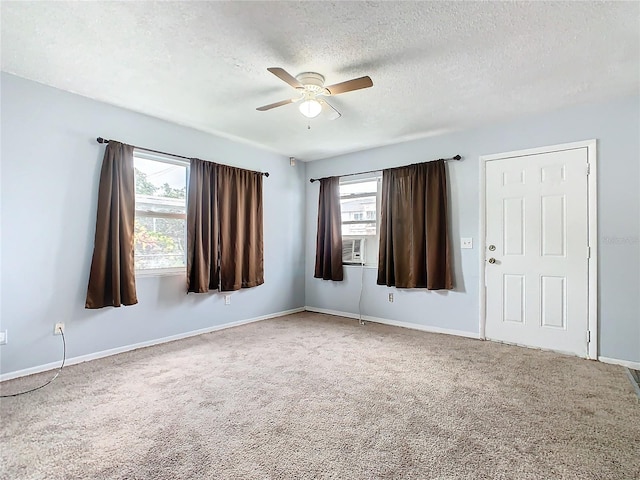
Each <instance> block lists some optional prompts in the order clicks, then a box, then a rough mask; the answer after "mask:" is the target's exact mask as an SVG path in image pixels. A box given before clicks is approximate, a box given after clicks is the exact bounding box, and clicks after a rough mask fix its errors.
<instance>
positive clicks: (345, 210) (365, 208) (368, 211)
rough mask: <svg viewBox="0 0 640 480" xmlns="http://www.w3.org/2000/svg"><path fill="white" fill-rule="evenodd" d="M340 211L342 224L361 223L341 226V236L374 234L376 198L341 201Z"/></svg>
mask: <svg viewBox="0 0 640 480" xmlns="http://www.w3.org/2000/svg"><path fill="white" fill-rule="evenodd" d="M340 209H341V215H342V221H343V222H349V221H363V222H366V221H367V220H369V222H367V223H360V224H344V223H343V224H342V235H375V234H376V222H375V221H376V197H375V195H373V196H371V197H358V198H351V199H344V198H343V199H341V200H340Z"/></svg>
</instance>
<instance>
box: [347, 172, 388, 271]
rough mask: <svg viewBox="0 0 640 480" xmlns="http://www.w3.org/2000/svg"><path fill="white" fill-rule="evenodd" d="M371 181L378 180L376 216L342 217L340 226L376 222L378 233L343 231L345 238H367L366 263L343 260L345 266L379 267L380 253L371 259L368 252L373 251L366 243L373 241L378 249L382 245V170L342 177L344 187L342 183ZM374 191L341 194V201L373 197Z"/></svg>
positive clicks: (351, 183) (350, 183)
mask: <svg viewBox="0 0 640 480" xmlns="http://www.w3.org/2000/svg"><path fill="white" fill-rule="evenodd" d="M371 181H376V184H377V185H376V192H375V198H376V214H375V218H373V219H370V218H367V215H364V218H363V219H362V220H345V221H342V219H340V220H341V221H340V227H341V229H342V225H371V224H375V226H376V233H375V235H364V234H363V235H342V231H341V232H340V233H341V236H342V239H343V240H349V239H354V238H364V239H365V263H364V264H360V263H345V262H344V261H343V262H342V265H343V266H346V267H360V266H363V267H364V268H378V255H375V257H374V258H373V259H371V255H370V254H369V253H367V252H369V251H371V249H370V248H366V245H367V244H369V243H370V242H371V241H372V242H374V243H375V245H376V251H377V250H378V248H379V245H380V221H381V219H382V212H381V210H382V171H381V170H380V171H376V172H371V173H364V174H359V175H350V176H345V177H340V186H341V187H342V185H354V184H358V183H367V182H371ZM373 193H374V192H364V193H353V194H348V195H340V203H341V205H342V200H344V199H357V198H367V197H372V196H374V195H373ZM367 238H369V239H371V240H370V241H369V242H368V241H367Z"/></svg>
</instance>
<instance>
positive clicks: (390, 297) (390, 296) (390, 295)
mask: <svg viewBox="0 0 640 480" xmlns="http://www.w3.org/2000/svg"><path fill="white" fill-rule="evenodd" d="M389 301H390V302H391V303H393V293H390V294H389Z"/></svg>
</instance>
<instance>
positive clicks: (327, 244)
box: [313, 177, 343, 281]
mask: <svg viewBox="0 0 640 480" xmlns="http://www.w3.org/2000/svg"><path fill="white" fill-rule="evenodd" d="M313 276H314V277H315V278H322V279H323V280H334V281H342V280H343V272H342V219H341V214H340V178H339V177H329V178H322V179H320V196H319V199H318V234H317V237H316V269H315V273H314V275H313Z"/></svg>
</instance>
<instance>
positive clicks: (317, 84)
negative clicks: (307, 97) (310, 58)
mask: <svg viewBox="0 0 640 480" xmlns="http://www.w3.org/2000/svg"><path fill="white" fill-rule="evenodd" d="M296 80H298V81H299V82H300V83H301V84H302V85H304V91H305V92H308V93H311V94H315V95H318V94H325V88H324V77H323V76H322V75H320V74H319V73H316V72H304V73H301V74H300V75H298V76H297V77H296Z"/></svg>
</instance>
